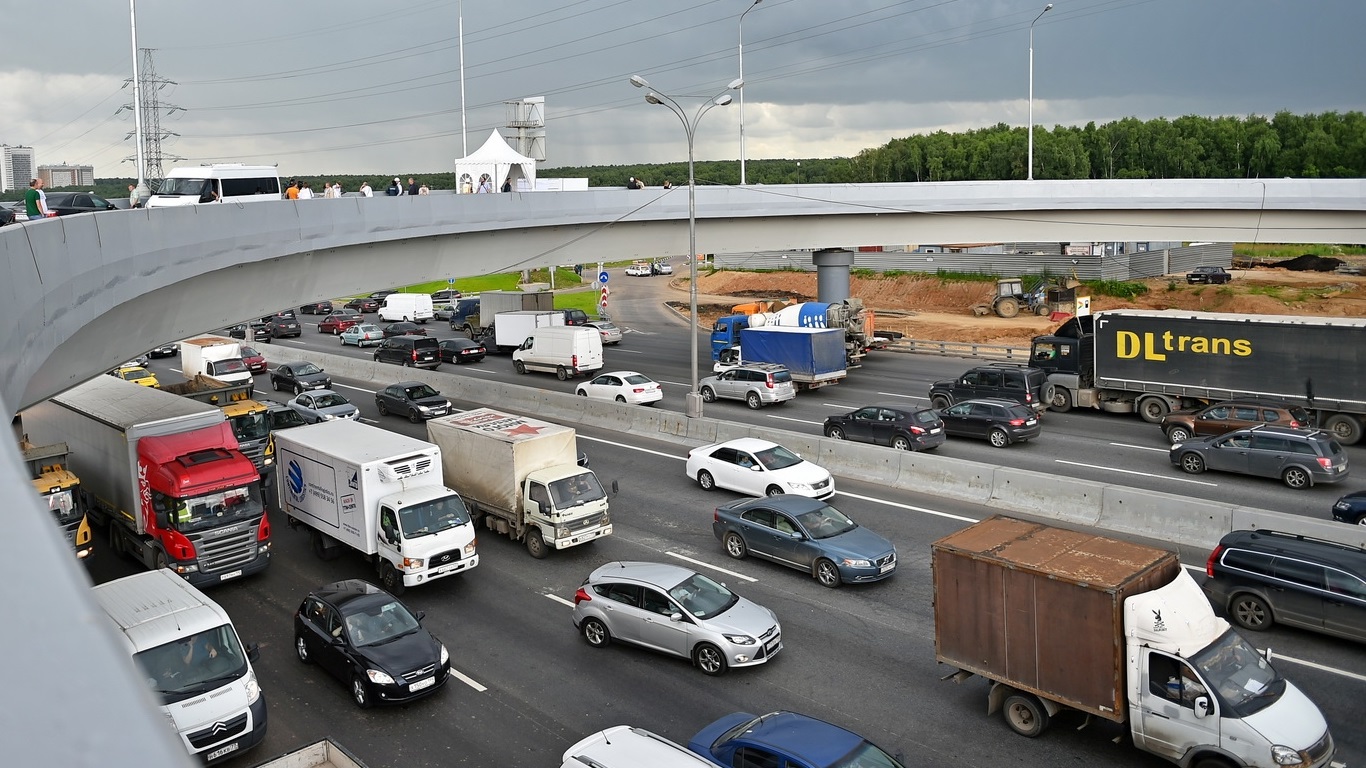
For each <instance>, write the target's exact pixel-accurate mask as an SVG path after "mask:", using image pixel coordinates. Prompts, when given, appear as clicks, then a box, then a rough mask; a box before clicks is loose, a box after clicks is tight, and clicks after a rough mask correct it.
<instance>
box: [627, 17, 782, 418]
mask: <svg viewBox="0 0 1366 768" xmlns="http://www.w3.org/2000/svg"><path fill="white" fill-rule="evenodd" d="M755 5H758V3H757V2H756V3H755ZM631 85H634V86H635V87H637V88H649V87H650V83H649V82H647V81H646V80H645V78H643V77H641V76H640V75H631ZM743 85H744V81H742V80H739V79H736V80H733V81H731V83H730V85H727V86H726V87H725V89H724V90H722V91H721V92H720V93H718V94H716V95H715V96H713V97H711V98H710V99H708V100H707V103H705V104H703V105H702V106H700V107H698V109H697V112H696V113H695V114H693V117H692V120H691V121H690V120H688V115H687V113H686V112H684V110H683V107H681V106H679V104H678V102H677V101H674V100H673V98H672V97H670V96H669V95H668V94H666V93H661V92H659V91H654V90H651V91H650V92H648V93H646V94H645V101H646V102H647V103H649V104H663V105H664V106H666V107H668V108H669V111H670V112H673V113H674V115H675V116H677V117H678V120H679V122H681V123H683V132H684V134H685V135H686V136H687V138H688V312H689V322H690V323H691V324H692V327H691V328H690V329H689V334H688V339H689V345H688V354H689V356H690V357H691V358H692V379H691V382H690V386H691V389H690V390H689V391H688V394H687V396H686V397H685V398H684V399H685V401H686V403H687V414H688V418H698V417H700V416H701V415H702V395H701V394H700V393H699V392H698V391H697V382H698V373H697V177H696V175H695V174H694V172H693V138H694V137H695V136H696V135H697V124H698V123H699V122H701V120H702V116H703V115H705V114H707V112H709V111H711V109H712V107H724V106H726V105H727V104H729V103H730V102H731V97H730V94H728V93H726V91H733V90H738V89H740V88H741V87H742V86H743Z"/></svg>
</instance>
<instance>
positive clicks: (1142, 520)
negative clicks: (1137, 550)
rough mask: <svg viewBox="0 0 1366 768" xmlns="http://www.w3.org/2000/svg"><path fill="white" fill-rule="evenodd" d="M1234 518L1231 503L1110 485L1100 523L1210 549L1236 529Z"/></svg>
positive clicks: (1101, 511) (1176, 542) (1110, 527)
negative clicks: (1232, 527)
mask: <svg viewBox="0 0 1366 768" xmlns="http://www.w3.org/2000/svg"><path fill="white" fill-rule="evenodd" d="M1279 517H1286V516H1285V515H1279ZM1232 521H1233V511H1232V507H1230V506H1229V505H1228V504H1218V503H1215V502H1209V501H1199V500H1195V499H1187V498H1182V497H1179V496H1174V495H1172V494H1170V493H1161V492H1159V491H1145V490H1143V489H1141V488H1130V487H1128V486H1123V485H1107V486H1105V490H1104V492H1103V494H1102V498H1101V509H1100V519H1099V520H1098V521H1097V525H1098V526H1099V527H1101V528H1104V529H1105V530H1107V531H1118V532H1120V533H1130V534H1133V535H1135V536H1144V537H1147V538H1153V539H1157V540H1159V541H1169V542H1172V543H1174V544H1184V545H1188V546H1193V547H1202V548H1206V549H1209V548H1213V547H1214V545H1215V544H1218V543H1219V539H1220V538H1221V537H1222V536H1223V535H1224V534H1225V533H1228V532H1229V531H1230V530H1232V529H1231V527H1230V526H1232V525H1233V522H1232Z"/></svg>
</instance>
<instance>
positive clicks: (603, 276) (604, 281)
mask: <svg viewBox="0 0 1366 768" xmlns="http://www.w3.org/2000/svg"><path fill="white" fill-rule="evenodd" d="M598 282H599V283H602V284H603V285H607V270H605V269H604V270H603V271H601V272H599V273H598Z"/></svg>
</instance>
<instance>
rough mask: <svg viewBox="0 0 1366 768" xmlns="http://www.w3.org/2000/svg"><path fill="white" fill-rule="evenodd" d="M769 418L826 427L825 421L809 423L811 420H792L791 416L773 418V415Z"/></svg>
mask: <svg viewBox="0 0 1366 768" xmlns="http://www.w3.org/2000/svg"><path fill="white" fill-rule="evenodd" d="M769 418H770V419H782V420H783V421H795V422H797V423H798V424H814V425H816V426H818V427H821V426H824V425H825V422H823V421H809V420H807V419H794V418H792V417H791V416H772V415H770V416H769Z"/></svg>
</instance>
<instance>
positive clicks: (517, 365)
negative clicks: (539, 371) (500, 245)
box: [512, 360, 526, 373]
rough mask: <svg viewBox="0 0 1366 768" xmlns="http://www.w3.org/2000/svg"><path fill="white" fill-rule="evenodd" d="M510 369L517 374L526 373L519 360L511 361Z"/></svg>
mask: <svg viewBox="0 0 1366 768" xmlns="http://www.w3.org/2000/svg"><path fill="white" fill-rule="evenodd" d="M512 369H513V370H514V371H516V372H518V373H526V366H525V365H523V364H522V361H521V360H513V361H512Z"/></svg>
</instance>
